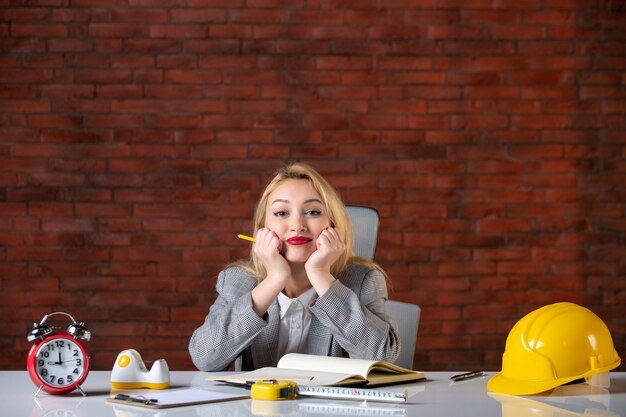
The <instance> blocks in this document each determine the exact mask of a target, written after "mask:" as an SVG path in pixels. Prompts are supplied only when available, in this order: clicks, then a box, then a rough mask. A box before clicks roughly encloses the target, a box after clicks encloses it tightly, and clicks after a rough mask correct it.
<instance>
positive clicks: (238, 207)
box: [0, 0, 626, 370]
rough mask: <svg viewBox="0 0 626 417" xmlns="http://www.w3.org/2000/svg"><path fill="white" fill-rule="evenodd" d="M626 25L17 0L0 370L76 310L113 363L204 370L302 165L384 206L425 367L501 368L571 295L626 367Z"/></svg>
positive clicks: (445, 3) (426, 2)
mask: <svg viewBox="0 0 626 417" xmlns="http://www.w3.org/2000/svg"><path fill="white" fill-rule="evenodd" d="M461 4H462V7H460V5H461ZM625 26H626V12H625V9H624V4H623V2H620V1H608V0H602V1H596V0H593V1H592V0H543V1H539V0H528V1H509V0H497V1H491V0H489V1H487V0H476V1H467V2H459V1H450V0H441V1H433V0H423V1H406V0H404V1H402V0H385V1H372V0H352V1H350V0H343V1H342V0H334V1H333V0H246V1H244V0H188V1H184V0H139V1H126V0H121V1H96V0H81V1H72V2H70V1H69V0H40V1H36V0H35V1H28V2H21V1H7V0H5V1H2V2H0V51H1V55H0V289H1V291H0V315H1V317H2V319H1V322H0V349H1V350H2V352H3V354H2V355H0V367H1V368H2V369H21V368H23V366H24V356H25V352H26V351H27V350H28V348H29V343H28V342H27V341H26V339H25V334H26V331H27V330H28V328H29V327H30V325H31V323H32V322H33V321H39V320H40V319H41V318H42V316H43V315H44V314H46V313H48V312H50V311H54V310H59V309H61V310H67V311H69V312H71V313H72V314H74V315H75V316H76V317H77V318H78V319H80V320H84V321H86V322H87V324H88V325H89V327H90V328H91V330H92V332H93V334H94V337H93V341H92V342H91V343H90V346H91V347H92V351H93V354H94V358H95V368H97V369H110V368H111V367H112V364H113V361H114V358H115V355H116V354H117V353H118V352H119V351H120V350H122V349H125V348H129V347H134V348H137V349H138V350H139V351H140V352H142V354H143V355H144V357H145V358H146V359H148V360H153V359H158V358H166V359H167V360H168V362H169V363H170V367H171V368H173V369H191V368H192V365H191V362H190V360H189V358H188V355H187V351H186V347H187V342H188V339H189V336H190V334H191V332H192V330H193V329H194V328H195V326H197V325H198V324H200V323H201V321H202V320H203V318H204V316H205V314H206V312H207V311H208V308H209V306H210V305H211V303H212V301H213V299H214V297H215V293H214V289H213V288H214V284H215V276H216V274H217V272H218V271H219V270H220V269H221V268H222V267H223V266H224V264H225V263H227V262H228V261H231V260H235V259H237V258H239V257H242V256H244V255H245V254H246V251H247V249H248V244H247V243H246V242H243V241H240V240H238V239H236V237H235V235H236V234H237V233H239V232H249V231H250V224H251V223H250V218H251V216H252V212H253V205H254V202H255V200H256V199H257V197H258V196H259V191H260V189H261V188H262V186H263V184H264V182H265V181H266V179H267V177H268V176H269V175H270V173H271V172H272V171H273V170H274V169H275V168H277V167H278V166H279V165H280V164H281V163H282V162H283V161H288V160H304V161H308V162H310V163H312V164H313V165H314V166H316V167H317V168H318V169H319V170H320V171H321V172H322V173H323V174H325V175H326V176H327V177H328V179H329V180H330V181H331V182H332V183H333V184H334V185H335V186H336V187H337V188H338V189H339V190H340V191H341V194H342V196H343V197H344V199H345V201H346V202H347V203H350V204H361V205H371V206H374V207H376V208H377V209H378V210H379V211H380V213H381V228H382V231H381V233H380V236H379V246H378V251H377V256H376V257H377V259H378V260H379V261H380V263H381V264H382V265H383V267H384V268H386V270H387V271H388V272H389V274H390V275H391V277H392V280H393V284H394V292H393V293H392V298H394V299H398V300H404V301H410V302H414V303H418V304H419V305H420V306H421V307H422V320H421V324H420V330H419V340H418V344H417V349H418V350H417V353H416V360H415V367H416V368H418V369H424V370H444V369H454V370H460V369H474V368H486V369H490V370H495V369H499V367H500V356H501V353H502V351H503V348H504V341H505V338H506V335H507V332H508V331H509V329H510V327H511V326H512V325H513V324H514V323H515V321H516V320H517V319H519V318H520V317H522V316H523V315H524V314H526V313H527V312H529V311H531V310H532V309H535V308H537V307H539V306H542V305H545V304H548V303H553V302H557V301H564V300H567V301H573V302H577V303H580V304H582V305H584V306H587V307H589V308H591V309H592V310H593V311H595V312H596V313H597V314H598V315H600V316H601V317H602V318H603V319H604V320H605V321H606V323H607V324H608V325H609V327H610V329H611V331H612V334H613V337H614V341H615V344H616V347H617V349H618V351H619V352H620V354H621V356H622V357H624V356H626V350H625V343H626V319H625V318H626V279H625V278H624V275H625V274H626V260H625V259H626V247H625V245H624V244H625V239H626V162H625V160H624V157H625V156H626V133H625V124H626V122H625V120H626V119H625V115H626V104H625V103H626V100H625V96H626V93H625V88H624V84H625V81H626V30H625ZM621 369H625V368H624V367H623V366H622V368H621Z"/></svg>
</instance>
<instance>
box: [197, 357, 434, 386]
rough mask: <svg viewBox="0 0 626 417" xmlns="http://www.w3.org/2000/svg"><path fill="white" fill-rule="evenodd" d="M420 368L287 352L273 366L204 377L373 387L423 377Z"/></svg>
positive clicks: (230, 380) (237, 380) (231, 380)
mask: <svg viewBox="0 0 626 417" xmlns="http://www.w3.org/2000/svg"><path fill="white" fill-rule="evenodd" d="M425 378H426V377H425V375H424V373H423V372H419V371H412V370H410V369H406V368H402V367H400V366H397V365H394V364H392V363H390V362H384V361H371V360H366V359H351V358H338V357H333V356H318V355H306V354H302V353H288V354H286V355H285V356H283V357H282V358H281V359H280V361H278V365H277V366H276V367H266V368H259V369H256V370H254V371H250V372H245V373H240V374H235V375H228V376H227V377H226V378H225V376H224V375H220V376H210V377H208V378H207V379H208V380H212V381H221V382H227V383H231V384H242V385H243V384H246V383H249V382H254V381H260V380H267V379H282V380H289V381H294V382H295V383H296V384H299V385H317V386H325V385H356V386H366V387H374V386H381V385H392V384H399V383H403V382H410V381H419V380H422V379H425Z"/></svg>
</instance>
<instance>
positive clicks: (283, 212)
mask: <svg viewBox="0 0 626 417" xmlns="http://www.w3.org/2000/svg"><path fill="white" fill-rule="evenodd" d="M330 226H331V222H330V219H329V218H328V213H327V210H326V207H324V204H323V203H322V199H321V198H320V196H319V194H318V193H317V191H315V189H314V188H313V186H312V185H311V182H310V181H308V180H304V179H289V180H284V181H282V182H281V183H280V184H279V185H278V187H276V189H275V190H274V191H272V192H271V193H270V195H269V196H268V199H267V205H266V212H265V227H267V228H268V229H270V230H271V231H272V232H274V233H275V234H276V235H277V236H278V238H279V239H280V240H281V241H282V244H283V246H282V249H281V253H282V254H283V256H284V257H285V259H287V261H289V262H306V260H307V259H309V256H310V255H311V254H312V253H313V252H315V250H316V244H315V242H316V240H317V237H318V236H319V235H320V233H322V231H323V230H324V229H326V228H328V227H330Z"/></svg>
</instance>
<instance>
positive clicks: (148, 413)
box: [0, 371, 626, 417]
mask: <svg viewBox="0 0 626 417" xmlns="http://www.w3.org/2000/svg"><path fill="white" fill-rule="evenodd" d="M206 375H207V374H206V373H202V372H170V379H171V385H172V388H182V387H189V386H193V387H202V388H211V389H214V390H222V391H227V392H246V391H245V390H243V389H241V388H235V387H226V386H221V385H219V386H218V385H215V384H213V383H212V382H208V381H205V379H204V378H205V377H206ZM426 375H427V377H428V381H425V382H419V383H415V384H407V385H403V386H401V388H398V387H395V389H400V390H402V389H407V390H408V392H409V395H410V397H409V400H408V402H407V403H403V404H385V403H375V402H369V403H364V402H359V401H346V400H322V399H313V398H300V399H298V400H294V401H258V400H251V399H246V400H239V401H230V402H223V403H214V404H205V405H200V406H191V407H178V408H170V409H162V410H144V409H141V408H137V407H129V406H118V405H112V404H110V403H107V402H106V401H105V400H106V398H108V397H109V396H110V387H109V376H110V372H108V371H92V372H90V374H89V376H88V378H87V380H86V381H85V382H84V384H83V386H82V388H83V390H84V391H85V392H86V393H87V396H86V397H83V396H82V395H81V394H80V393H79V392H73V393H70V394H68V395H66V396H53V395H48V394H46V393H43V392H42V393H40V394H39V396H38V397H37V398H34V394H35V392H36V387H35V386H34V384H33V383H32V382H31V380H30V378H29V377H28V373H27V372H26V371H0V381H2V382H1V384H2V385H1V387H0V410H2V416H12V417H21V416H24V417H26V416H28V417H43V416H45V417H183V416H185V417H191V416H193V417H210V416H218V417H237V416H325V417H329V416H348V415H349V416H407V417H408V416H420V417H422V416H445V417H455V416H480V417H490V416H498V417H500V416H502V417H517V416H534V417H547V416H554V417H557V416H558V417H573V416H585V417H592V416H597V417H609V416H610V417H615V416H621V417H626V372H616V373H611V388H609V389H601V388H597V387H591V386H589V385H586V384H578V385H569V386H565V387H559V388H557V389H555V390H553V391H552V392H550V393H548V394H545V395H541V396H533V397H514V396H508V395H499V394H494V393H491V392H488V390H487V388H486V383H487V380H488V379H489V377H490V376H491V375H493V373H489V374H488V375H487V376H485V377H482V378H477V379H472V380H468V381H464V382H455V383H451V382H450V380H449V378H450V376H451V375H453V373H450V372H427V373H426ZM386 389H390V388H386Z"/></svg>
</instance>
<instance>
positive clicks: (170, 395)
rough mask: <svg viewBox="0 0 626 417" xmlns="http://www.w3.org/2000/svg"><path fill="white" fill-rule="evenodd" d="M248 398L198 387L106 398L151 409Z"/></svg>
mask: <svg viewBox="0 0 626 417" xmlns="http://www.w3.org/2000/svg"><path fill="white" fill-rule="evenodd" d="M246 398H250V395H248V394H230V393H226V392H219V391H209V390H204V389H198V388H184V389H178V390H168V391H163V392H158V393H150V394H145V395H129V394H117V395H115V396H114V397H110V398H107V402H108V403H112V404H123V405H130V406H134V407H143V408H151V409H160V408H173V407H185V406H189V405H199V404H209V403H215V402H221V401H234V400H241V399H246Z"/></svg>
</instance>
